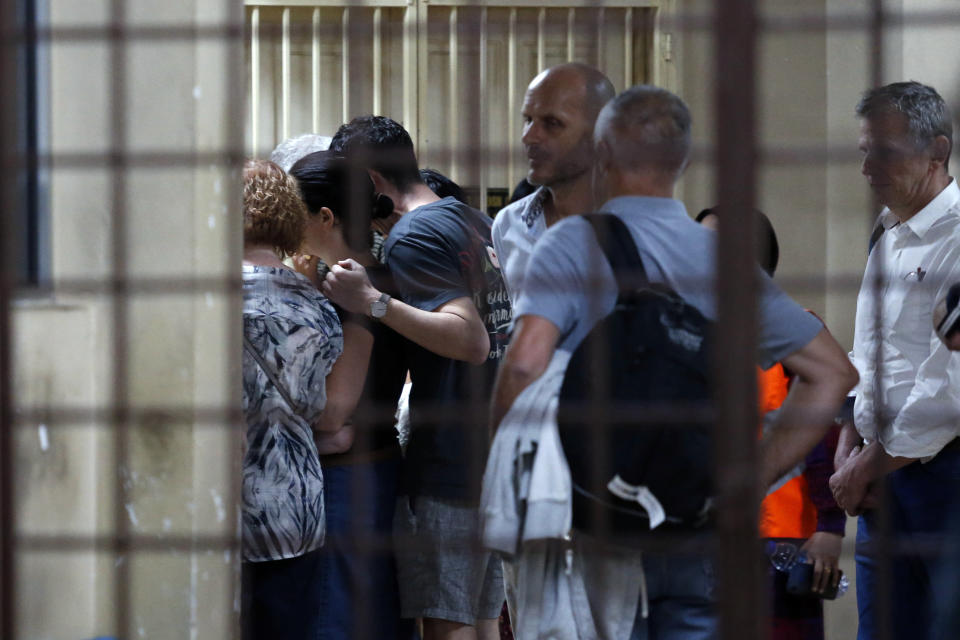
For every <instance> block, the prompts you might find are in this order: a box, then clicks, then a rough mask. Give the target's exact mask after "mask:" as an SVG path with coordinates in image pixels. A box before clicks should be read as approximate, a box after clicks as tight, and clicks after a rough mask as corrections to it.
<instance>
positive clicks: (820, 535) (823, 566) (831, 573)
mask: <svg viewBox="0 0 960 640" xmlns="http://www.w3.org/2000/svg"><path fill="white" fill-rule="evenodd" d="M842 541H843V538H842V537H841V536H840V535H839V534H836V533H828V532H826V531H817V532H816V533H814V534H813V535H812V536H810V539H809V540H807V542H806V544H804V545H803V546H802V547H800V550H801V551H804V552H806V554H807V559H808V560H809V561H810V562H811V563H812V564H813V580H812V581H811V583H810V588H811V589H812V590H813V592H814V593H823V592H824V591H825V590H826V589H827V587H829V586H834V587H836V586H837V585H838V584H839V583H840V569H839V568H838V566H837V563H838V562H839V560H840V543H841V542H842Z"/></svg>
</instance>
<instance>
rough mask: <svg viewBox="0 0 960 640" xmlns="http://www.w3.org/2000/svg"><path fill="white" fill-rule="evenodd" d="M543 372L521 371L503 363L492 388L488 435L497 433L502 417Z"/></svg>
mask: <svg viewBox="0 0 960 640" xmlns="http://www.w3.org/2000/svg"><path fill="white" fill-rule="evenodd" d="M542 373H543V371H540V372H534V371H523V370H519V369H516V368H514V367H511V366H509V364H508V363H504V366H502V367H501V368H500V371H499V372H498V373H497V382H496V384H495V385H494V387H493V401H492V404H491V407H490V435H491V436H492V435H493V434H495V433H496V432H497V427H499V426H500V422H502V421H503V418H504V416H506V415H507V412H508V411H510V407H512V406H513V403H514V401H515V400H516V399H517V397H518V396H519V395H520V394H521V393H523V390H524V389H526V388H527V387H529V386H530V384H531V383H532V382H533V381H534V380H536V379H537V377H538V376H539V375H540V374H542Z"/></svg>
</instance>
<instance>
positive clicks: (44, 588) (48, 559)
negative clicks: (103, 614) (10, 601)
mask: <svg viewBox="0 0 960 640" xmlns="http://www.w3.org/2000/svg"><path fill="white" fill-rule="evenodd" d="M97 564H98V563H97V556H96V554H95V553H93V552H82V553H59V552H42V553H41V552H20V553H19V554H18V557H17V565H16V571H17V573H18V574H19V575H21V576H29V582H26V583H25V584H22V585H18V586H20V588H19V589H18V593H17V594H16V595H17V598H16V606H17V627H18V629H19V631H20V637H23V638H28V639H29V640H72V639H75V638H91V637H95V636H99V635H101V634H103V633H104V632H105V628H104V627H103V626H101V625H100V624H98V622H97V620H96V601H95V598H94V595H95V594H96V589H95V576H96V566H97ZM18 583H19V581H18Z"/></svg>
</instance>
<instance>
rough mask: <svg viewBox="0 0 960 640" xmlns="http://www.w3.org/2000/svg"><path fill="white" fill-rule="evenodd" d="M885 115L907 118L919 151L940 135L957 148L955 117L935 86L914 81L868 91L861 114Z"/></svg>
mask: <svg viewBox="0 0 960 640" xmlns="http://www.w3.org/2000/svg"><path fill="white" fill-rule="evenodd" d="M885 112H894V113H902V114H903V115H904V116H906V118H907V128H908V131H910V135H912V136H913V138H914V141H915V142H916V145H917V147H918V148H921V149H925V148H927V146H929V145H930V143H931V142H933V141H934V139H935V138H937V136H946V138H947V140H949V141H950V148H951V149H952V148H953V118H952V116H951V115H950V109H949V108H948V107H947V103H946V102H944V100H943V98H941V97H940V94H939V93H937V90H936V89H934V88H933V87H928V86H927V85H925V84H920V83H919V82H916V81H914V80H911V81H909V82H894V83H893V84H887V85H884V86H882V87H876V88H874V89H868V90H867V91H865V92H864V93H863V97H861V98H860V102H858V103H857V115H858V116H860V117H861V118H870V117H871V116H872V115H874V114H877V113H885ZM948 157H949V156H948Z"/></svg>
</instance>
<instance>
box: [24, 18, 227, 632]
mask: <svg viewBox="0 0 960 640" xmlns="http://www.w3.org/2000/svg"><path fill="white" fill-rule="evenodd" d="M111 4H112V3H110V2H109V1H108V0H51V1H50V20H51V23H52V26H53V27H54V28H57V27H76V26H84V27H91V28H94V29H96V28H102V27H105V26H106V25H107V24H108V20H109V19H110V18H111V17H114V18H116V16H111ZM122 6H123V9H124V11H125V14H126V15H125V17H124V19H123V24H124V25H126V26H136V27H148V26H156V25H163V26H165V27H169V26H174V27H177V26H182V27H193V26H195V25H198V24H200V25H225V24H230V23H233V24H234V25H235V26H239V25H240V24H242V22H241V19H242V13H241V7H240V5H239V3H236V2H230V1H225V0H180V1H177V2H167V3H160V4H157V3H154V2H145V1H136V2H124V3H122ZM92 35H93V36H94V37H92V38H84V39H67V38H64V39H55V40H54V42H53V44H52V46H51V51H50V61H51V69H50V72H51V76H50V95H51V113H50V114H49V117H50V126H51V151H52V153H54V154H55V155H56V154H70V155H71V156H73V157H77V156H76V155H75V154H80V155H82V156H83V160H82V161H80V162H68V161H62V162H55V163H54V169H53V171H52V179H51V189H52V191H51V194H50V195H51V202H52V219H51V227H52V234H53V237H52V242H51V244H52V248H53V251H52V259H53V261H52V272H53V280H54V288H53V293H52V295H43V296H41V297H40V298H39V299H37V298H33V299H25V300H23V301H21V302H19V303H18V304H17V305H16V306H15V308H14V309H13V321H14V345H15V353H14V361H15V363H16V365H15V366H16V371H15V380H14V384H15V398H16V402H17V406H16V409H17V411H18V412H19V414H20V415H21V424H20V428H19V430H18V432H17V440H16V461H15V462H16V468H15V470H14V476H15V478H16V489H15V491H16V494H17V497H18V505H17V512H16V518H17V530H18V532H19V535H20V537H21V542H20V547H19V551H18V558H19V563H18V565H17V583H16V584H17V605H18V612H19V617H18V620H17V626H18V630H19V633H18V636H19V637H23V638H31V639H34V638H36V639H45V638H50V639H54V638H63V639H76V638H88V637H94V636H101V635H102V636H109V635H117V636H122V637H126V638H137V637H146V638H169V639H171V640H173V639H178V640H179V639H183V638H231V637H234V636H235V630H236V619H237V606H236V597H235V595H236V594H235V585H236V584H237V581H236V579H235V578H236V575H235V574H236V573H237V570H238V558H237V555H236V553H235V552H232V551H231V549H230V547H231V545H235V544H236V540H237V538H236V535H237V526H236V523H237V515H236V511H235V509H234V506H233V505H234V504H235V500H234V496H235V493H236V492H235V486H236V484H237V479H238V477H239V476H238V475H237V473H236V469H235V463H236V460H237V459H238V454H239V452H240V437H241V431H240V429H239V428H238V425H237V424H236V420H235V419H234V417H233V416H232V415H229V414H227V413H224V412H222V411H221V412H220V413H219V414H218V413H217V412H216V410H218V409H219V408H222V407H231V408H232V407H237V406H239V386H238V383H237V370H236V367H232V366H231V364H232V363H234V362H235V361H236V354H238V353H239V339H238V333H237V322H236V318H237V317H238V309H239V306H238V304H239V303H238V296H237V295H236V294H235V293H234V292H233V291H231V290H228V289H227V288H225V287H224V286H218V287H214V286H211V287H210V288H209V290H203V289H200V290H196V291H192V290H191V291H190V292H171V293H165V294H163V295H156V294H147V293H137V294H133V295H131V296H129V297H126V298H124V299H123V300H122V301H121V306H119V307H118V306H116V304H117V301H116V300H114V299H113V298H112V296H110V295H109V293H108V292H106V293H92V294H91V293H87V294H82V293H80V292H79V291H80V290H79V289H78V288H77V287H76V286H75V285H77V284H78V282H77V281H78V280H79V281H81V283H85V284H94V285H96V284H97V283H103V282H104V280H105V279H107V278H112V277H115V276H118V277H129V278H149V279H151V281H153V282H156V283H167V284H169V283H173V282H184V283H185V284H190V282H191V281H192V280H193V279H195V278H209V279H214V280H217V279H223V278H227V277H235V276H236V275H237V271H238V268H239V246H240V225H239V217H238V215H237V212H238V211H239V207H238V188H237V173H236V171H234V170H232V169H230V168H228V167H231V166H236V165H238V162H237V160H236V159H233V160H229V159H226V158H216V157H211V158H210V159H202V160H201V161H200V162H199V163H197V164H194V157H196V155H195V154H209V153H224V152H227V151H232V152H234V153H235V154H236V153H237V150H239V149H242V134H241V133H240V132H241V131H242V129H241V125H240V122H239V111H238V110H237V109H235V108H234V107H235V106H236V105H238V104H241V98H242V93H240V91H241V90H242V75H241V69H242V49H238V48H236V47H235V46H234V45H239V40H238V39H237V40H236V42H234V41H233V40H229V39H223V38H207V39H199V40H197V39H194V37H193V36H192V35H191V34H187V35H186V37H183V36H179V37H176V38H152V39H150V38H146V39H145V38H140V37H139V36H138V35H137V34H136V33H132V34H131V35H130V36H129V39H128V41H127V44H126V50H125V52H124V53H123V54H122V58H121V59H122V61H123V68H122V69H116V68H114V67H112V66H111V65H112V59H111V50H110V42H109V40H108V39H107V38H106V32H98V33H93V34H92ZM118 72H119V73H118ZM117 90H120V91H121V92H122V93H120V94H117ZM114 96H118V97H119V98H120V99H119V101H118V102H119V104H120V105H121V109H122V114H120V115H119V116H117V115H116V114H114V113H113V112H112V111H111V104H112V99H113V97H114ZM232 113H235V115H236V117H235V118H232V119H231V117H230V115H231V114H232ZM117 117H120V118H122V124H123V125H124V127H125V129H126V136H125V139H124V138H123V137H121V138H117V137H115V133H116V132H115V130H114V125H115V124H116V122H117V120H116V118H117ZM111 146H116V147H117V149H118V150H119V151H121V152H130V153H135V154H156V153H158V152H162V153H172V154H177V155H176V157H174V156H171V157H167V158H162V157H159V156H155V161H154V162H152V163H150V166H145V165H144V164H143V163H141V164H140V165H139V166H133V167H131V168H129V169H128V170H125V171H121V172H119V173H117V174H114V173H113V172H112V171H111V170H110V168H109V165H108V164H107V163H105V162H104V160H105V158H106V156H104V152H105V151H106V150H107V149H109V148H111ZM60 157H64V156H63V155H61V156H60ZM201 157H203V156H201ZM115 177H117V178H118V179H119V180H121V181H122V182H120V183H119V184H118V183H116V182H114V178H115ZM115 198H118V199H115ZM118 210H119V211H122V215H123V216H124V218H125V222H126V233H125V236H124V239H123V240H122V244H123V246H124V247H125V249H126V251H125V253H126V261H127V265H126V268H125V269H123V270H122V271H120V272H115V269H114V267H115V264H114V262H113V258H114V248H115V244H114V240H113V238H114V228H113V226H112V212H114V211H118ZM225 284H226V281H224V285H225ZM118 317H120V318H122V320H123V323H121V324H125V325H126V339H123V338H122V337H118V334H117V329H118V326H117V324H116V320H117V318H118ZM225 364H226V365H227V366H224V365H225ZM118 377H119V379H120V380H122V384H121V385H119V386H118V385H117V380H118ZM124 389H125V392H124ZM116 402H121V403H123V402H125V403H127V404H128V406H129V407H130V409H131V417H130V419H128V420H124V421H123V423H122V425H123V427H124V428H125V429H126V430H127V431H126V432H127V434H128V447H127V448H128V454H127V456H126V459H125V460H122V461H120V464H118V460H117V457H116V450H115V448H114V444H115V437H114V436H115V433H116V427H117V425H116V424H115V423H114V422H113V421H112V420H111V418H110V414H109V412H108V411H109V409H110V408H111V407H112V406H115V403H116ZM145 408H150V409H151V412H149V413H148V414H144V413H143V412H142V411H141V410H142V409H145ZM62 409H70V410H71V412H70V415H64V412H63V411H62ZM209 409H214V410H215V411H214V412H213V413H211V412H210V411H209ZM118 484H119V485H120V486H121V487H122V491H117V485H118ZM118 500H120V501H122V503H121V504H118V502H117V501H118ZM118 515H119V516H120V517H122V518H123V522H117V520H116V516H118ZM121 531H126V532H127V533H129V535H130V536H131V538H130V539H131V545H132V551H130V552H122V553H117V552H116V551H115V550H114V549H113V546H112V539H113V537H114V536H115V535H116V534H117V533H118V532H121ZM50 536H67V537H69V539H67V540H64V539H62V538H61V539H59V540H57V539H53V538H51V537H50ZM174 538H177V539H180V540H181V541H185V542H186V543H187V544H186V546H182V545H181V547H179V548H176V549H174V548H171V547H169V546H167V545H165V541H172V540H173V539H174ZM210 538H213V539H214V541H215V542H216V544H213V545H209V544H207V541H208V540H209V539H210ZM95 541H98V544H94V542H95ZM191 541H192V542H193V546H192V548H191V544H190V543H191ZM143 544H146V545H147V546H148V549H146V550H144V549H140V550H138V548H137V547H138V545H143ZM170 544H172V543H170ZM224 544H225V545H226V546H225V547H224ZM120 578H126V579H127V580H128V582H127V583H126V584H121V583H118V579H120ZM123 602H126V603H127V604H128V607H127V613H128V619H129V628H127V629H118V628H117V626H116V625H117V606H118V605H119V604H121V603H123Z"/></svg>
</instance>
